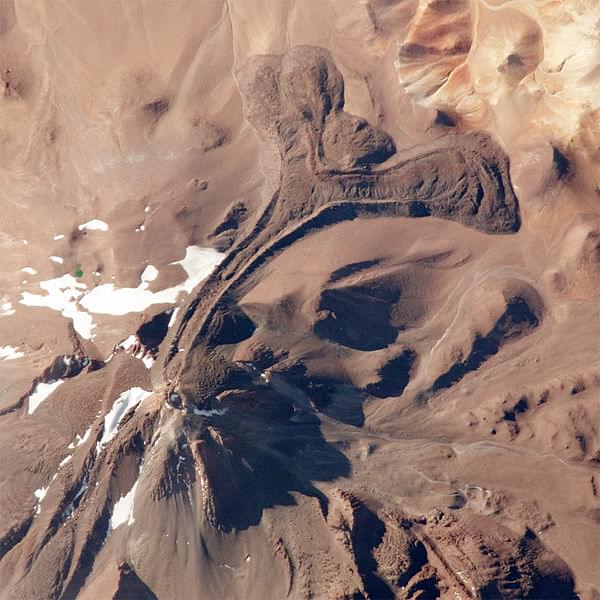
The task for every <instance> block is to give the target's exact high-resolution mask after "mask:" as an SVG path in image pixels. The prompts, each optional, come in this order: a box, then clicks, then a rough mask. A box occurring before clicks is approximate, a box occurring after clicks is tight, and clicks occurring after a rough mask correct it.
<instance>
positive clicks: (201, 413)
mask: <svg viewBox="0 0 600 600" xmlns="http://www.w3.org/2000/svg"><path fill="white" fill-rule="evenodd" d="M227 411H228V409H227V408H221V409H218V408H215V409H214V410H200V409H198V408H194V414H195V415H199V416H201V417H214V416H215V415H224V414H225V413H226V412H227Z"/></svg>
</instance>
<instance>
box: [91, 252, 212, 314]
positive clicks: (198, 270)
mask: <svg viewBox="0 0 600 600" xmlns="http://www.w3.org/2000/svg"><path fill="white" fill-rule="evenodd" d="M223 256H224V254H222V253H221V252H217V250H214V249H213V248H202V247H200V246H188V248H187V249H186V251H185V257H184V258H183V259H182V260H179V261H176V262H173V263H171V264H173V265H181V266H182V267H183V268H184V270H185V272H186V273H187V279H186V280H185V281H184V282H183V283H180V284H179V285H176V286H173V287H170V288H167V289H165V290H161V291H159V292H151V291H150V290H148V282H147V281H143V280H142V281H141V283H140V285H139V286H138V287H137V288H117V289H115V286H114V284H112V283H106V284H103V285H99V286H97V287H95V288H94V289H93V290H91V291H90V292H88V293H87V294H85V296H83V298H81V300H80V304H81V305H82V306H83V307H84V308H86V309H87V310H88V311H89V312H91V313H98V314H107V315H125V314H127V313H130V312H142V311H144V310H146V309H147V308H148V307H149V306H151V305H152V304H173V303H174V302H175V301H176V300H177V296H178V295H179V293H180V292H186V293H188V294H189V293H190V292H191V291H192V290H193V289H194V288H195V287H196V286H197V285H198V284H199V283H200V282H201V281H202V280H203V279H206V277H208V275H210V273H211V272H212V271H213V269H214V268H215V267H216V266H217V265H218V264H219V263H220V262H221V260H223Z"/></svg>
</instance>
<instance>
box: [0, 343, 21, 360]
mask: <svg viewBox="0 0 600 600" xmlns="http://www.w3.org/2000/svg"><path fill="white" fill-rule="evenodd" d="M23 356H25V355H24V354H23V353H22V352H18V351H17V349H16V348H14V347H13V346H0V360H15V358H22V357H23Z"/></svg>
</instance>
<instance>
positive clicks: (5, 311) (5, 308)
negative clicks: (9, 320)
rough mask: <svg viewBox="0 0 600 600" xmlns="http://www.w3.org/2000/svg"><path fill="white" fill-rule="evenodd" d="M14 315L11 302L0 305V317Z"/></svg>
mask: <svg viewBox="0 0 600 600" xmlns="http://www.w3.org/2000/svg"><path fill="white" fill-rule="evenodd" d="M14 314H15V309H14V308H13V305H12V302H5V303H4V304H2V305H0V315H2V316H3V317H8V316H10V315H14Z"/></svg>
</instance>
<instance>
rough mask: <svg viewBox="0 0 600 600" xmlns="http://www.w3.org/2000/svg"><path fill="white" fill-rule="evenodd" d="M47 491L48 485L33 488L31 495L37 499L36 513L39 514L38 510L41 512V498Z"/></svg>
mask: <svg viewBox="0 0 600 600" xmlns="http://www.w3.org/2000/svg"><path fill="white" fill-rule="evenodd" d="M47 491H48V486H46V487H45V488H44V487H43V488H39V489H38V490H35V492H33V495H34V496H35V497H36V498H37V499H38V502H37V508H36V511H35V514H36V515H39V514H40V512H42V500H43V499H44V498H45V497H46V492H47Z"/></svg>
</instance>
